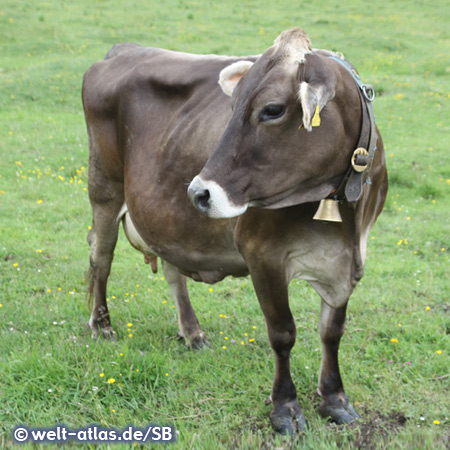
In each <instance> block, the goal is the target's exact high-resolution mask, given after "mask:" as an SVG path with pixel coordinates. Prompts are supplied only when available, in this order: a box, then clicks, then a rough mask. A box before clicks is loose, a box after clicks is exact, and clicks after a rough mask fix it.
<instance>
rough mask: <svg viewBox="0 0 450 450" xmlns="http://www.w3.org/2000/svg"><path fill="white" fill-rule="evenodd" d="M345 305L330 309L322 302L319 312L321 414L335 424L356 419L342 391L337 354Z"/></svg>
mask: <svg viewBox="0 0 450 450" xmlns="http://www.w3.org/2000/svg"><path fill="white" fill-rule="evenodd" d="M346 309H347V305H345V306H343V307H342V308H338V309H333V308H331V307H330V306H328V305H327V304H326V303H325V302H324V301H323V300H322V308H321V311H320V325H319V328H320V338H321V340H322V364H321V368H320V376H319V389H318V391H319V394H320V395H321V397H322V402H321V404H320V408H319V410H320V413H321V414H322V416H324V417H330V418H331V420H333V421H334V422H336V423H338V424H342V423H350V422H353V421H354V420H355V419H357V418H359V415H358V413H357V412H356V411H355V409H354V408H353V406H352V405H351V403H350V402H349V401H348V398H347V396H346V394H345V392H344V386H343V384H342V379H341V375H340V373H339V363H338V351H339V343H340V341H341V337H342V335H343V334H344V323H345V313H346Z"/></svg>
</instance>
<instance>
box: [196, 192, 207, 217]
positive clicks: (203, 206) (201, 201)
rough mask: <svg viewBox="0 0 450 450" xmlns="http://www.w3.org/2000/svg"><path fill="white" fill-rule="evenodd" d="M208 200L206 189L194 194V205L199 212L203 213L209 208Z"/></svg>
mask: <svg viewBox="0 0 450 450" xmlns="http://www.w3.org/2000/svg"><path fill="white" fill-rule="evenodd" d="M209 198H210V195H209V191H208V189H199V190H198V191H196V192H195V194H194V204H195V206H197V208H198V209H199V210H200V211H202V212H204V211H206V210H207V209H208V208H209Z"/></svg>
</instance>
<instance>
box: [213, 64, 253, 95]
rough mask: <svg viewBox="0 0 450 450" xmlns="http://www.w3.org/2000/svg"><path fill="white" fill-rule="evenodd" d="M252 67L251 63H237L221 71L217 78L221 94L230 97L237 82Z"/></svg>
mask: <svg viewBox="0 0 450 450" xmlns="http://www.w3.org/2000/svg"><path fill="white" fill-rule="evenodd" d="M252 66H253V63H252V62H251V61H238V62H235V63H233V64H230V65H229V66H227V67H225V68H224V69H222V71H221V72H220V76H219V84H220V87H221V88H222V90H223V92H224V93H225V94H227V95H229V96H231V94H233V91H234V88H235V87H236V85H237V84H238V83H239V80H240V79H241V78H242V77H243V76H244V75H245V74H246V73H247V72H248V70H249V69H250V67H252Z"/></svg>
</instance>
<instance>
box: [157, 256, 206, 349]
mask: <svg viewBox="0 0 450 450" xmlns="http://www.w3.org/2000/svg"><path fill="white" fill-rule="evenodd" d="M162 263H163V270H164V275H165V277H166V280H167V282H168V284H169V288H170V291H171V293H172V296H173V299H174V301H175V306H176V308H177V312H178V326H179V331H178V334H179V336H180V337H182V338H183V339H184V341H185V343H186V345H187V346H188V347H191V348H194V349H200V348H202V347H204V346H205V345H206V346H207V345H209V344H208V339H207V338H206V336H205V334H204V333H203V331H202V329H201V328H200V324H199V323H198V319H197V316H196V315H195V311H194V308H192V305H191V301H190V300H189V294H188V290H187V285H186V277H185V276H184V275H182V274H181V273H180V272H179V271H178V270H177V269H176V267H174V266H172V265H171V264H169V263H168V262H167V261H164V260H163V261H162Z"/></svg>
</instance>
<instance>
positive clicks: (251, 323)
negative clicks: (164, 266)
mask: <svg viewBox="0 0 450 450" xmlns="http://www.w3.org/2000/svg"><path fill="white" fill-rule="evenodd" d="M449 23H450V5H449V3H448V1H446V0H433V1H425V0H391V1H390V2H386V1H384V0H373V1H370V2H369V1H363V0H348V1H346V2H334V1H330V0H315V1H313V2H298V1H292V0H272V1H269V0H257V1H256V0H240V1H238V0H228V1H226V2H213V1H209V0H197V1H188V0H166V1H164V2H161V3H160V2H144V1H141V0H129V1H128V2H127V3H124V2H120V1H118V0H110V1H106V0H90V1H88V0H79V1H77V2H68V1H65V0H63V1H59V2H56V1H54V0H46V1H44V0H37V1H33V2H32V1H28V0H21V1H16V0H3V1H2V2H1V4H0V136H1V143H0V158H1V160H0V447H1V448H15V444H14V443H13V441H12V437H11V429H12V428H13V427H14V426H15V425H17V424H26V425H28V426H29V427H50V426H53V425H56V424H66V425H67V426H70V427H72V428H82V427H84V426H86V425H88V424H100V425H102V426H104V427H115V428H123V427H125V426H126V425H128V424H134V425H136V426H140V427H144V426H146V425H148V424H150V423H153V424H162V425H165V424H167V425H173V426H174V427H175V428H176V429H177V431H178V437H177V439H178V440H177V442H176V443H174V444H168V445H167V447H164V448H170V449H172V448H174V449H175V448H177V449H205V450H208V449H222V448H223V449H231V448H239V449H259V448H264V449H269V448H274V449H275V448H277V449H291V448H302V449H303V448H304V449H314V450H316V449H334V448H345V449H346V448H370V449H375V448H389V449H392V448H395V449H397V448H399V449H441V448H442V449H444V448H449V446H450V406H449V405H450V299H449V292H450V216H449V211H450V158H449V156H448V155H449V150H450V132H449V124H450V114H449V105H450V59H449V58H450V29H449V27H448V24H449ZM293 26H301V27H302V28H304V29H305V30H306V31H307V32H308V33H309V35H310V37H311V40H312V43H313V46H314V47H317V48H328V49H332V50H335V51H340V52H342V53H344V55H345V56H346V57H347V58H348V59H349V60H350V61H352V63H353V64H355V66H356V67H357V68H358V69H359V71H360V73H361V76H362V78H363V79H364V80H365V81H366V82H368V83H371V84H373V85H374V87H375V90H376V92H377V98H376V100H375V103H374V109H375V114H376V118H377V123H378V126H379V128H380V130H381V133H382V136H383V139H384V143H385V147H386V155H387V164H388V170H389V178H390V190H389V193H388V198H387V202H386V206H385V210H384V212H383V214H382V215H381V216H380V218H379V220H378V222H377V224H376V226H375V227H374V229H373V231H372V233H371V237H370V238H369V248H368V258H367V262H366V267H365V277H364V278H363V280H362V281H361V283H360V284H359V285H358V287H357V288H356V290H355V292H354V294H353V296H352V298H351V300H350V305H349V308H348V319H347V327H346V334H345V335H344V338H343V340H342V344H341V352H340V356H341V373H342V374H343V378H344V385H345V387H346V391H347V394H348V395H349V398H350V399H351V401H352V403H353V404H354V405H355V408H356V409H357V410H358V411H359V413H360V415H361V420H359V421H357V422H355V423H354V424H351V425H347V426H335V425H333V424H330V423H328V422H327V421H326V420H325V419H322V418H321V417H320V416H319V414H318V405H319V402H320V401H319V399H318V397H317V395H316V394H315V389H316V387H317V376H318V370H319V365H320V350H319V348H320V339H319V335H318V312H319V307H320V299H319V298H318V296H317V294H316V293H315V292H314V291H313V290H312V289H311V288H310V287H309V286H308V285H307V284H306V283H303V282H295V281H294V282H292V283H291V286H290V295H291V306H292V310H293V314H294V317H295V318H296V323H297V326H298V334H297V343H296V346H295V347H294V349H293V352H292V360H291V365H292V372H293V377H294V382H295V383H296V386H297V390H298V395H299V401H300V404H301V405H302V407H303V409H304V412H305V415H306V417H307V419H308V421H309V431H308V432H307V433H305V434H302V435H298V436H294V437H293V438H290V437H282V436H276V435H274V433H273V431H272V430H271V428H270V423H269V412H270V407H268V406H266V405H265V404H264V399H265V398H266V397H267V396H268V394H269V393H270V389H271V385H272V376H273V356H272V351H271V349H270V346H269V344H268V340H267V336H266V330H265V324H264V319H263V316H262V313H261V311H260V309H259V305H258V302H257V299H256V296H255V294H254V291H253V288H252V284H251V281H250V279H248V278H243V279H231V278H230V279H226V280H224V281H223V282H221V283H219V284H217V285H214V286H208V285H203V284H198V283H194V282H190V283H189V289H190V293H191V299H192V303H193V306H194V308H195V309H196V312H197V315H198V318H199V321H200V323H201V325H202V327H203V330H204V331H205V332H206V333H207V334H208V337H209V341H210V343H211V348H210V349H206V350H202V351H188V350H186V348H185V347H184V345H183V344H182V343H180V342H179V341H178V340H177V339H176V332H177V318H176V311H175V307H174V304H173V301H172V298H171V295H170V292H169V289H168V286H167V284H166V283H165V280H164V276H163V274H162V271H160V272H159V273H158V274H153V273H152V272H151V271H150V270H149V267H148V266H147V265H145V264H144V260H143V257H142V255H141V254H139V253H137V252H136V251H135V250H134V249H133V248H131V246H130V245H129V244H128V243H127V242H126V239H125V238H124V236H123V233H121V235H120V239H119V242H118V245H117V248H116V253H115V260H114V263H113V268H112V274H111V277H110V282H109V292H108V298H109V307H110V312H111V316H112V322H113V326H114V328H115V330H116V331H117V333H118V339H117V342H116V343H112V342H105V341H101V340H99V341H97V342H95V341H93V340H92V339H91V337H90V332H89V330H88V329H87V327H86V323H87V321H88V319H89V307H88V302H87V297H86V282H85V276H86V273H87V269H88V264H89V260H88V258H89V247H88V244H87V242H86V235H87V233H88V230H89V227H90V225H91V212H90V206H89V201H88V195H87V181H86V180H87V172H88V169H87V166H88V146H87V134H86V127H85V122H84V116H83V112H82V105H81V96H80V90H81V83H82V77H83V74H84V72H85V71H86V69H87V68H88V67H89V66H90V65H91V64H93V63H94V62H95V61H97V60H99V59H101V58H103V57H104V55H105V54H106V53H107V51H108V50H109V49H110V47H111V46H112V45H113V44H114V43H117V42H125V41H127V42H135V43H139V44H141V45H148V46H157V47H165V48H170V49H175V50H180V51H187V52H193V53H218V54H235V55H244V54H258V53H261V52H263V51H264V50H265V49H266V48H268V47H269V46H270V45H271V44H272V42H273V40H274V39H275V38H276V37H277V36H278V34H279V33H280V32H281V31H282V30H284V29H287V28H291V27H293ZM72 446H74V444H69V445H67V446H66V447H65V448H69V447H72ZM36 447H37V448H39V446H33V445H31V444H27V445H25V446H24V447H23V448H36ZM84 447H85V448H97V447H101V448H114V449H120V448H132V447H134V445H132V444H130V445H128V446H127V445H125V444H121V445H112V444H111V445H103V446H99V445H94V444H91V445H86V446H81V445H79V446H77V448H84Z"/></svg>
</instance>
